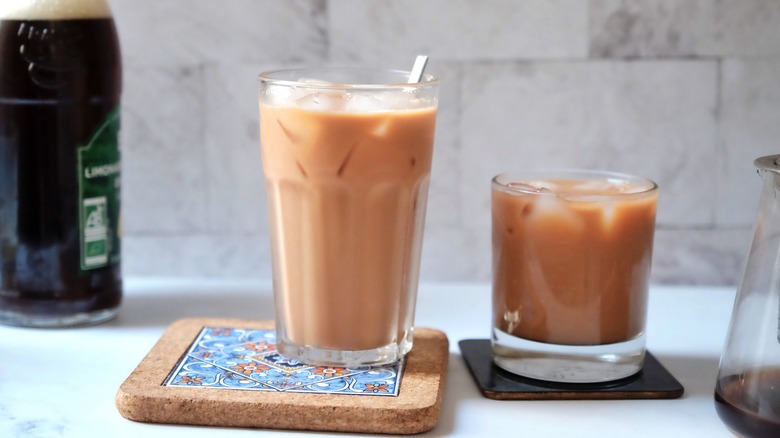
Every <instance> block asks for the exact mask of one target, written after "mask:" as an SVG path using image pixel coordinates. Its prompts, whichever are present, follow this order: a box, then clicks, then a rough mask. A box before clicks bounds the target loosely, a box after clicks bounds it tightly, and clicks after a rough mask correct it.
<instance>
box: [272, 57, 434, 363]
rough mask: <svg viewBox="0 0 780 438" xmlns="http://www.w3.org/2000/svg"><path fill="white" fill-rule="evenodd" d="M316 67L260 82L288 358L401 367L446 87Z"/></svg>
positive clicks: (395, 75) (277, 293) (280, 318)
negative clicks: (441, 99) (440, 93)
mask: <svg viewBox="0 0 780 438" xmlns="http://www.w3.org/2000/svg"><path fill="white" fill-rule="evenodd" d="M408 77H409V72H404V71H384V70H370V69H305V70H284V71H272V72H266V73H263V74H261V75H260V84H259V87H260V88H259V96H260V141H261V147H262V158H263V171H264V174H265V180H266V187H267V191H268V210H269V217H270V228H271V230H270V231H271V242H272V258H273V281H274V301H275V306H276V328H277V342H278V348H279V351H280V352H281V353H282V354H284V355H285V356H288V357H290V358H293V359H296V360H299V361H301V362H304V363H311V364H323V365H332V366H344V367H355V366H365V365H377V364H384V363H391V362H395V361H397V360H399V359H401V358H402V357H403V356H404V355H405V354H406V353H408V352H409V351H410V350H411V348H412V331H413V319H414V306H415V300H416V294H417V283H418V277H419V265H420V250H421V245H422V232H423V222H424V218H425V206H426V201H427V195H428V185H429V179H430V170H431V158H432V155H433V138H434V129H435V123H436V108H437V103H438V97H437V93H438V80H437V79H436V78H434V77H432V76H430V75H425V76H424V78H423V80H422V81H421V82H420V83H413V84H408V83H406V82H407V79H408Z"/></svg>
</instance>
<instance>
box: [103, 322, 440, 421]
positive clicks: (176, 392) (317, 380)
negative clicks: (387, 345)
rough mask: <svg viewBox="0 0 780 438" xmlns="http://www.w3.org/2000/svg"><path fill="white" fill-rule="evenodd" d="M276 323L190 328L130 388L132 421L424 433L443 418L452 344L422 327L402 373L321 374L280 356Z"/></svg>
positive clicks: (158, 349) (150, 358) (120, 395)
mask: <svg viewBox="0 0 780 438" xmlns="http://www.w3.org/2000/svg"><path fill="white" fill-rule="evenodd" d="M273 327H274V325H273V322H271V321H246V320H237V319H207V318H197V319H182V320H178V321H176V322H174V323H173V324H171V326H170V327H169V328H168V330H167V331H166V332H165V334H163V336H162V338H160V340H159V341H158V342H157V344H156V345H155V346H154V347H153V348H152V350H151V351H150V352H149V354H147V356H146V357H145V358H144V359H143V360H142V361H141V363H140V364H139V365H138V367H137V368H136V369H135V370H134V371H133V372H132V373H131V374H130V376H129V377H128V378H127V380H125V382H124V383H123V384H122V385H121V386H120V388H119V391H118V392H117V394H116V406H117V408H118V409H119V412H120V413H121V414H122V416H124V417H125V418H128V419H130V420H134V421H141V422H150V423H167V424H188V425H205V426H228V427H245V428H268V429H293V430H312V431H335V432H366V433H388V434H415V433H421V432H425V431H427V430H430V429H432V428H433V427H434V426H435V425H436V423H437V421H438V419H439V412H440V410H441V402H442V396H443V391H444V381H445V379H446V372H447V359H448V356H449V342H448V340H447V337H446V335H445V334H444V333H442V332H441V331H438V330H434V329H428V328H415V330H414V347H413V349H412V351H411V352H410V353H409V354H408V355H407V357H406V359H405V361H404V362H403V363H401V364H395V365H391V366H388V367H364V368H357V369H345V368H335V367H312V366H308V365H304V364H300V363H298V362H295V361H291V360H289V359H286V358H285V357H284V356H281V355H279V354H278V353H276V352H275V334H274V332H273Z"/></svg>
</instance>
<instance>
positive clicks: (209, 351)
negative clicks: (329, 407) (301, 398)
mask: <svg viewBox="0 0 780 438" xmlns="http://www.w3.org/2000/svg"><path fill="white" fill-rule="evenodd" d="M403 366H404V364H403V361H401V362H399V363H395V364H392V365H384V366H375V367H361V368H339V367H329V366H312V365H306V364H303V363H300V362H298V361H296V360H293V359H289V358H287V357H284V356H282V355H281V354H279V353H278V352H277V351H276V332H275V331H274V330H255V329H235V328H225V327H205V328H203V330H201V332H200V334H199V335H198V337H197V338H195V341H194V342H193V343H192V345H191V346H190V348H189V350H188V351H187V353H186V354H185V355H184V356H183V357H182V359H181V360H180V361H179V363H177V364H176V367H175V368H174V369H173V371H172V372H171V374H170V375H169V376H168V378H167V379H166V380H165V382H164V383H163V386H189V387H201V388H217V389H246V390H253V391H277V392H307V393H316V394H352V395H382V396H397V395H398V390H399V387H400V382H401V376H402V375H403Z"/></svg>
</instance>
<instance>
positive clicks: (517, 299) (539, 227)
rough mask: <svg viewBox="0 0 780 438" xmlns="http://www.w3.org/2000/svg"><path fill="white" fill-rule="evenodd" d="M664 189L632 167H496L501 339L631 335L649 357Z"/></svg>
mask: <svg viewBox="0 0 780 438" xmlns="http://www.w3.org/2000/svg"><path fill="white" fill-rule="evenodd" d="M656 199H657V190H656V186H655V184H654V183H652V182H651V181H648V180H645V179H641V178H637V177H631V176H629V175H621V174H611V173H606V174H605V173H598V172H585V171H580V172H579V173H571V172H569V173H566V172H562V173H560V174H556V173H552V172H550V173H547V174H545V173H536V174H531V175H528V176H520V177H513V176H509V175H499V176H498V177H496V179H495V180H494V182H493V190H492V210H493V211H492V218H493V315H494V349H495V350H497V351H498V352H499V354H504V353H505V354H508V355H510V356H511V355H512V353H509V352H508V351H509V350H511V349H512V348H511V345H504V344H512V340H513V339H515V340H522V342H524V343H525V345H534V346H537V347H539V351H544V350H545V349H546V347H545V346H544V344H547V345H548V346H549V345H565V346H573V347H577V346H581V347H583V348H581V349H580V351H585V350H586V349H587V347H588V346H603V345H619V344H621V343H625V342H632V341H633V342H634V343H635V344H636V345H637V346H641V349H639V350H641V351H635V352H633V353H632V354H634V355H635V356H638V360H639V362H640V364H641V359H642V357H643V354H644V330H645V316H646V307H647V291H648V280H649V275H650V263H651V258H652V248H653V235H654V231H655V214H656ZM496 339H498V340H499V341H496ZM502 339H503V340H505V341H500V340H502ZM640 340H641V341H640ZM502 345H503V346H502ZM503 347H508V350H502V348H503ZM533 349H534V348H531V350H533ZM573 350H577V348H574V349H573ZM502 351H503V352H504V353H501V352H502ZM539 351H537V352H536V353H539ZM515 353H516V352H515ZM536 353H535V354H536ZM518 354H519V353H518ZM637 370H638V369H637ZM535 377H539V376H535ZM556 380H558V379H556ZM560 380H568V379H567V378H565V377H562V378H561V379H560ZM605 380H606V379H605Z"/></svg>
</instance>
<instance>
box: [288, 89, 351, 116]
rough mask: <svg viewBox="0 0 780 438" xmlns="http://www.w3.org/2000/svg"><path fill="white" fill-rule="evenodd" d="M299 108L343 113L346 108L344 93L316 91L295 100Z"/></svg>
mask: <svg viewBox="0 0 780 438" xmlns="http://www.w3.org/2000/svg"><path fill="white" fill-rule="evenodd" d="M295 104H296V105H297V106H298V108H301V109H306V110H311V111H329V112H334V111H342V110H344V107H345V99H344V93H341V92H338V91H330V90H328V91H315V92H313V93H312V92H310V93H308V94H305V95H304V96H302V97H300V98H298V99H296V100H295Z"/></svg>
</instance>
